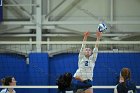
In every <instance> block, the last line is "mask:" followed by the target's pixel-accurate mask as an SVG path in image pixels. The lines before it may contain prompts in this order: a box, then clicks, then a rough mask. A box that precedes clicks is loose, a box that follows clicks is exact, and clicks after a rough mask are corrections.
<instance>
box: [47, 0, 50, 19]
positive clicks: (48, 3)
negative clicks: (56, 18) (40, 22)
mask: <svg viewBox="0 0 140 93" xmlns="http://www.w3.org/2000/svg"><path fill="white" fill-rule="evenodd" d="M49 12H50V0H47V15H48V13H49ZM46 20H47V21H48V20H49V16H47V18H46Z"/></svg>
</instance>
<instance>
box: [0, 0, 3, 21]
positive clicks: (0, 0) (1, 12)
mask: <svg viewBox="0 0 140 93" xmlns="http://www.w3.org/2000/svg"><path fill="white" fill-rule="evenodd" d="M2 19H3V9H2V0H0V22H1V21H2Z"/></svg>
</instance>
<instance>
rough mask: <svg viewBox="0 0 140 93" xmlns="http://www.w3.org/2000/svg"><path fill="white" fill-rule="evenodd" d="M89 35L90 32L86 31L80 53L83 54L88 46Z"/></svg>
mask: <svg viewBox="0 0 140 93" xmlns="http://www.w3.org/2000/svg"><path fill="white" fill-rule="evenodd" d="M88 36H89V32H85V33H84V38H83V43H82V46H81V49H80V53H79V54H81V53H82V54H83V50H84V48H85V47H86V44H85V43H86V41H87V37H88Z"/></svg>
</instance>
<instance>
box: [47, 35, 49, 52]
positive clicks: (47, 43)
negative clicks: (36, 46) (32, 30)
mask: <svg viewBox="0 0 140 93" xmlns="http://www.w3.org/2000/svg"><path fill="white" fill-rule="evenodd" d="M49 41H50V38H49V37H48V38H47V42H49ZM49 50H50V44H49V43H47V51H49Z"/></svg>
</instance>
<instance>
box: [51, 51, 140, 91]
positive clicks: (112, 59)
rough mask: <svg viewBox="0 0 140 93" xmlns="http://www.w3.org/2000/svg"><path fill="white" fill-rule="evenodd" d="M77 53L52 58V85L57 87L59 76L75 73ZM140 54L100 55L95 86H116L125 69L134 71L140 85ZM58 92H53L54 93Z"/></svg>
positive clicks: (133, 75)
mask: <svg viewBox="0 0 140 93" xmlns="http://www.w3.org/2000/svg"><path fill="white" fill-rule="evenodd" d="M77 62H78V54H77V53H69V54H68V53H64V54H59V55H55V56H53V57H52V58H50V61H49V66H50V69H49V70H50V73H51V74H52V75H56V77H55V76H53V77H52V78H50V82H49V83H50V85H55V79H56V78H57V76H58V75H60V74H62V73H64V72H72V74H74V73H75V71H76V69H77V67H78V65H77ZM139 64H140V53H99V55H98V58H97V61H96V65H95V69H94V78H93V85H97V86H103V85H104V86H108V85H116V84H117V83H118V77H119V73H120V70H121V69H122V68H123V67H128V68H130V69H131V71H132V79H133V80H134V81H137V82H136V84H137V85H140V79H139V78H140V74H138V73H140V65H139ZM94 91H95V93H113V90H108V89H100V90H99V89H94ZM54 92H56V90H51V92H50V93H54Z"/></svg>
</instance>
